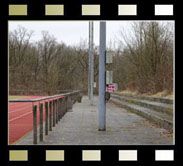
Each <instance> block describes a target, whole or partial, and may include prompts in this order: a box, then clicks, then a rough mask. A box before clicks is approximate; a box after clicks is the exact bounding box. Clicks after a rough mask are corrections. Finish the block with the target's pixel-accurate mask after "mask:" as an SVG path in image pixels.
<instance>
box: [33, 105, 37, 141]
mask: <svg viewBox="0 0 183 166" xmlns="http://www.w3.org/2000/svg"><path fill="white" fill-rule="evenodd" d="M33 144H37V105H34V106H33Z"/></svg>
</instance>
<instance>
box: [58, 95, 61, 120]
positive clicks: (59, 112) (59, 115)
mask: <svg viewBox="0 0 183 166" xmlns="http://www.w3.org/2000/svg"><path fill="white" fill-rule="evenodd" d="M58 101H59V105H58V120H59V121H60V119H61V98H60V99H58Z"/></svg>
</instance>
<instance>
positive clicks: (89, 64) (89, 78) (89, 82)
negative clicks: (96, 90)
mask: <svg viewBox="0 0 183 166" xmlns="http://www.w3.org/2000/svg"><path fill="white" fill-rule="evenodd" d="M88 32H89V42H88V98H89V99H90V94H91V92H90V84H91V81H90V80H91V56H90V55H91V53H90V51H91V49H90V46H91V40H90V38H91V37H90V34H91V33H90V22H89V29H88Z"/></svg>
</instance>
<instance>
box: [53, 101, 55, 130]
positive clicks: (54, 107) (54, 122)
mask: <svg viewBox="0 0 183 166" xmlns="http://www.w3.org/2000/svg"><path fill="white" fill-rule="evenodd" d="M53 127H55V100H53Z"/></svg>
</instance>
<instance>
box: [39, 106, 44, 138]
mask: <svg viewBox="0 0 183 166" xmlns="http://www.w3.org/2000/svg"><path fill="white" fill-rule="evenodd" d="M39 112H40V135H39V136H40V137H39V138H40V141H43V104H42V103H40V104H39Z"/></svg>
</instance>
